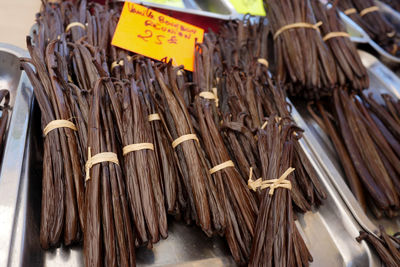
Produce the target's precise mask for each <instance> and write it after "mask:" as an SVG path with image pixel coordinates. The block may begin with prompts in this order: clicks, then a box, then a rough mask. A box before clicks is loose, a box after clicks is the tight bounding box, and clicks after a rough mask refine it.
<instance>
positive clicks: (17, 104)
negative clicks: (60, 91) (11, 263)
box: [0, 43, 32, 266]
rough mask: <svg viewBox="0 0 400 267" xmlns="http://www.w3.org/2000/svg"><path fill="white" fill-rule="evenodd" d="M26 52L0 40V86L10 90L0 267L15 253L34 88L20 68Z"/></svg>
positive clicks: (1, 174) (0, 198)
mask: <svg viewBox="0 0 400 267" xmlns="http://www.w3.org/2000/svg"><path fill="white" fill-rule="evenodd" d="M26 56H27V52H26V51H24V50H22V49H20V48H17V47H14V46H11V45H8V44H1V43H0V88H6V89H9V90H10V93H11V101H10V104H11V107H12V108H11V110H12V113H11V119H10V123H9V126H8V133H7V137H6V143H5V148H4V154H3V160H2V166H1V170H0V266H7V262H8V260H9V254H11V252H12V242H11V240H12V238H11V237H12V236H13V234H14V231H13V226H14V223H15V220H16V206H17V203H18V192H19V188H20V177H21V173H22V163H23V157H24V151H25V142H26V134H27V129H28V122H29V114H30V108H31V103H32V88H31V84H30V82H29V80H28V78H27V77H26V74H25V72H23V71H21V70H20V63H19V57H26Z"/></svg>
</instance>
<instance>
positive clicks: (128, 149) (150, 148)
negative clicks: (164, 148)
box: [122, 143, 154, 156]
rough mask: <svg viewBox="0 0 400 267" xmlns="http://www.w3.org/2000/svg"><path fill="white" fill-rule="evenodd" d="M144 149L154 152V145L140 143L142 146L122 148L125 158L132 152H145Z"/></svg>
mask: <svg viewBox="0 0 400 267" xmlns="http://www.w3.org/2000/svg"><path fill="white" fill-rule="evenodd" d="M144 149H149V150H154V145H153V144H152V143H140V144H131V145H127V146H124V147H123V148H122V155H124V156H125V155H126V154H128V153H130V152H134V151H139V150H144Z"/></svg>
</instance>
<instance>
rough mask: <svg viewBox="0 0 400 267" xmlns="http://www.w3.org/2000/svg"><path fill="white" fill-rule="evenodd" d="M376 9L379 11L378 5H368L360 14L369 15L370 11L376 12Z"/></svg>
mask: <svg viewBox="0 0 400 267" xmlns="http://www.w3.org/2000/svg"><path fill="white" fill-rule="evenodd" d="M375 11H379V7H377V6H370V7H367V8H365V9H363V10H361V12H360V16H361V17H364V16H365V15H367V14H368V13H371V12H375Z"/></svg>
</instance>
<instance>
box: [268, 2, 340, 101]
mask: <svg viewBox="0 0 400 267" xmlns="http://www.w3.org/2000/svg"><path fill="white" fill-rule="evenodd" d="M264 3H265V6H266V10H267V15H268V18H269V22H270V23H271V27H272V32H273V34H274V36H273V38H274V51H275V53H274V54H275V60H274V61H275V62H276V65H277V66H276V70H275V74H276V77H277V80H278V81H279V82H283V83H285V84H288V85H290V86H289V87H288V90H289V95H292V96H299V97H304V98H317V99H318V98H321V97H323V96H326V95H331V93H332V92H331V89H332V88H333V87H334V85H335V84H337V83H338V80H337V70H336V63H335V60H334V57H333V55H332V53H331V51H330V50H329V49H328V47H327V45H326V44H325V42H324V41H323V40H322V37H321V34H320V32H319V31H320V30H319V26H320V22H318V21H317V20H316V19H315V16H314V13H313V10H312V7H311V4H310V1H309V0H306V1H298V0H283V1H278V0H272V1H265V2H264Z"/></svg>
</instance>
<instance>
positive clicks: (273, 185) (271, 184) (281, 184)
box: [247, 167, 295, 195]
mask: <svg viewBox="0 0 400 267" xmlns="http://www.w3.org/2000/svg"><path fill="white" fill-rule="evenodd" d="M294 170H295V169H294V168H292V167H289V168H288V169H287V170H286V171H285V172H284V173H283V174H282V175H281V176H280V177H279V178H278V179H271V180H265V181H263V180H262V178H258V179H257V180H255V181H254V180H253V179H252V176H253V168H252V167H250V175H249V180H248V181H247V185H248V187H249V189H251V190H253V191H257V188H260V190H263V189H266V188H270V190H269V193H268V194H269V195H273V194H274V192H275V189H277V188H286V189H289V190H292V183H291V182H290V181H289V180H286V178H287V177H288V176H289V175H290V174H291V173H292V172H293V171H294Z"/></svg>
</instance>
